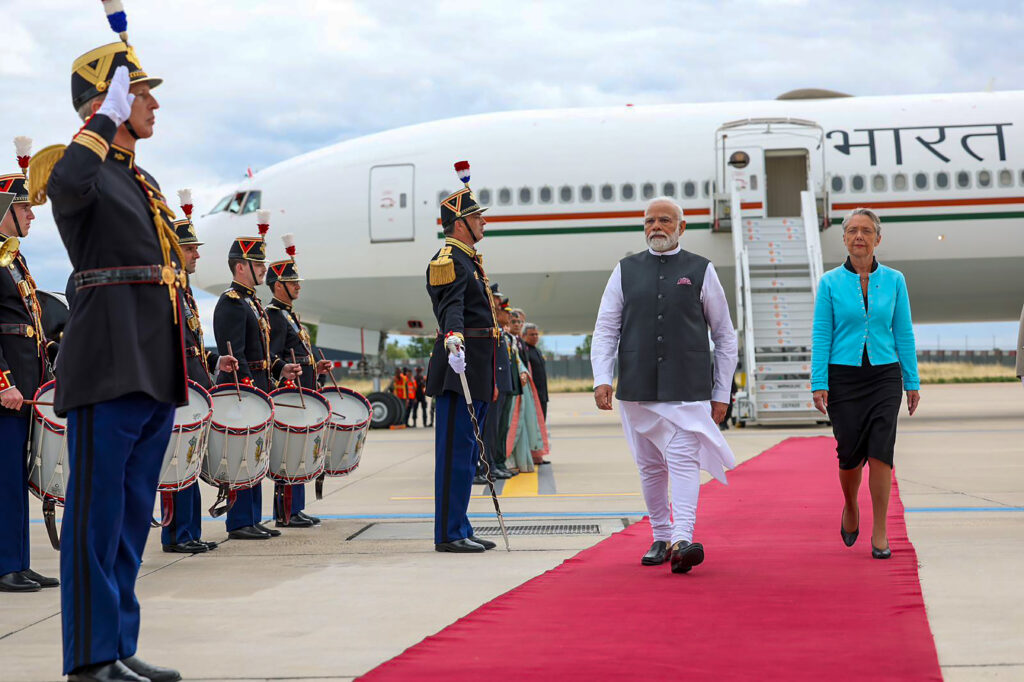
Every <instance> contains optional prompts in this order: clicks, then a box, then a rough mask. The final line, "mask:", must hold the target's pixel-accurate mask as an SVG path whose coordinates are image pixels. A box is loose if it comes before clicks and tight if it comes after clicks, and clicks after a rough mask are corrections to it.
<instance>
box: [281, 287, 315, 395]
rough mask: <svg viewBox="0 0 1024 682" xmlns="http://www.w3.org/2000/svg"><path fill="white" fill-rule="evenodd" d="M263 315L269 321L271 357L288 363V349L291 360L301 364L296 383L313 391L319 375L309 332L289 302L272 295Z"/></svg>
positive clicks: (289, 359) (289, 360)
mask: <svg viewBox="0 0 1024 682" xmlns="http://www.w3.org/2000/svg"><path fill="white" fill-rule="evenodd" d="M267 318H268V319H269V320H270V354H271V356H273V357H278V358H281V359H282V360H284V361H285V362H291V361H292V351H295V360H296V362H298V363H299V365H301V366H302V375H301V376H300V377H299V381H298V384H299V385H300V386H302V387H303V388H311V389H313V390H314V391H315V390H317V389H318V388H320V387H321V386H322V385H323V376H322V375H321V376H319V377H318V376H317V373H316V358H315V356H314V355H313V346H312V344H311V342H310V338H309V332H308V331H306V328H305V327H303V326H302V323H301V322H300V320H299V315H298V313H296V312H295V311H294V310H292V306H291V304H290V303H285V302H284V301H281V300H279V299H277V298H275V299H274V300H273V301H271V302H270V303H269V304H268V305H267Z"/></svg>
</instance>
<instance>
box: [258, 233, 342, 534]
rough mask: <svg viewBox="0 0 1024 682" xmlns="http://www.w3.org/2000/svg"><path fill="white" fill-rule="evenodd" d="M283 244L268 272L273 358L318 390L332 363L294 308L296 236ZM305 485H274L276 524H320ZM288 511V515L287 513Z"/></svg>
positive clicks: (297, 280)
mask: <svg viewBox="0 0 1024 682" xmlns="http://www.w3.org/2000/svg"><path fill="white" fill-rule="evenodd" d="M281 241H283V242H284V247H285V253H287V254H288V259H287V260H280V261H275V262H273V263H271V264H270V266H269V267H268V269H267V287H268V288H269V289H270V291H271V293H272V294H273V296H274V298H273V300H272V301H271V302H270V303H269V304H268V305H267V318H268V319H269V320H270V355H271V356H272V357H279V358H287V359H289V360H290V359H291V358H292V353H294V354H295V359H296V360H297V361H298V364H299V365H300V366H302V367H303V372H302V374H301V375H300V376H299V379H298V381H297V382H295V383H296V384H297V385H299V386H301V387H302V388H309V389H312V390H314V391H315V390H317V389H319V388H320V387H321V386H323V381H324V375H325V374H326V373H327V372H328V371H329V370H330V368H331V362H330V360H317V359H316V358H315V357H314V356H313V344H312V341H311V340H310V338H309V331H307V330H306V328H305V327H303V326H302V322H301V321H300V320H299V314H298V313H296V312H295V311H294V310H293V309H292V305H293V304H294V303H295V300H296V299H298V297H299V292H301V291H302V278H301V277H299V270H298V266H297V265H296V264H295V237H294V236H293V235H291V234H286V235H283V236H282V237H281ZM305 508H306V486H305V485H304V484H301V483H299V484H297V485H284V484H282V483H275V485H274V525H276V526H287V527H289V528H309V527H311V526H317V525H320V519H318V518H317V517H315V516H310V515H309V514H306V513H305V512H304V511H303V510H304V509H305ZM286 512H287V513H286Z"/></svg>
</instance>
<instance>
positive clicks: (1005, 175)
mask: <svg viewBox="0 0 1024 682" xmlns="http://www.w3.org/2000/svg"><path fill="white" fill-rule="evenodd" d="M1012 185H1013V173H1011V172H1010V171H1009V170H1007V169H1005V168H1004V169H1003V170H1001V171H999V186H1000V187H1010V186H1012Z"/></svg>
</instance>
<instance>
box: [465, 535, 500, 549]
mask: <svg viewBox="0 0 1024 682" xmlns="http://www.w3.org/2000/svg"><path fill="white" fill-rule="evenodd" d="M469 539H470V540H472V541H473V542H475V543H476V544H478V545H480V546H481V547H483V548H484V549H494V548H495V547H497V545H496V544H494V543H493V542H491V541H490V540H484V539H483V538H478V537H477V536H475V535H470V536H469Z"/></svg>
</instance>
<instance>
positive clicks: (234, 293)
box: [224, 289, 242, 301]
mask: <svg viewBox="0 0 1024 682" xmlns="http://www.w3.org/2000/svg"><path fill="white" fill-rule="evenodd" d="M224 293H225V294H226V295H227V297H228V298H233V299H235V300H236V301H240V300H241V299H242V296H241V295H240V294H239V293H238V292H237V291H235V290H234V289H228V290H227V291H225V292H224Z"/></svg>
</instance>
